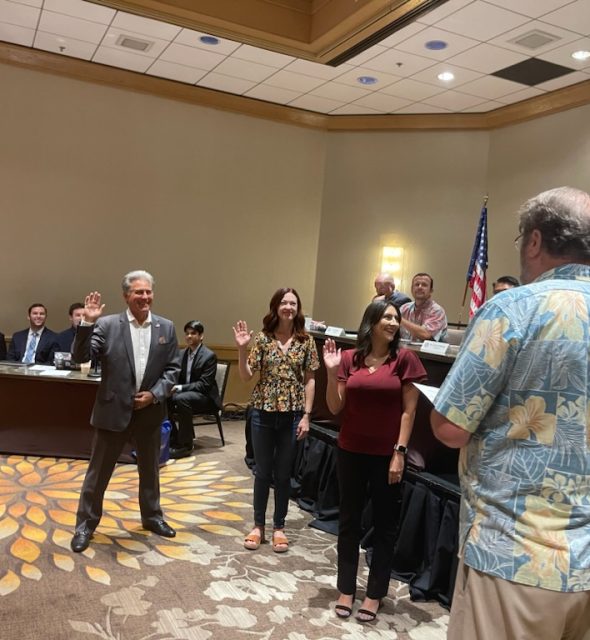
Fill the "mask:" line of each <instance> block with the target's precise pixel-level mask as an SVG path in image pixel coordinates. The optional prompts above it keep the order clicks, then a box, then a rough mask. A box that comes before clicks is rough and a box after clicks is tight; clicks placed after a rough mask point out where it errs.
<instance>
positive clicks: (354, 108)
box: [330, 104, 382, 116]
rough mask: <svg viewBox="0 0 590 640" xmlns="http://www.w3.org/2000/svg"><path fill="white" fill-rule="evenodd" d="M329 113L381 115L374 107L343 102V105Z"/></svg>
mask: <svg viewBox="0 0 590 640" xmlns="http://www.w3.org/2000/svg"><path fill="white" fill-rule="evenodd" d="M330 115H334V116H362V115H368V116H371V115H373V116H374V115H382V114H381V112H380V111H376V110H375V109H369V107H363V106H361V105H360V104H345V105H344V106H343V107H338V109H334V111H330Z"/></svg>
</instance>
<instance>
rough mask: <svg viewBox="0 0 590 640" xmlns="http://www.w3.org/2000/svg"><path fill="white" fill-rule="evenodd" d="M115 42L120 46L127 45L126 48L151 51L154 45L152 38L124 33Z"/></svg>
mask: <svg viewBox="0 0 590 640" xmlns="http://www.w3.org/2000/svg"><path fill="white" fill-rule="evenodd" d="M115 44H116V45H118V46H119V47H125V48H126V49H133V50H134V51H149V50H150V49H151V48H152V47H153V45H154V43H153V42H152V41H151V40H140V39H139V38H133V37H131V36H123V35H121V36H119V37H118V38H117V41H116V42H115Z"/></svg>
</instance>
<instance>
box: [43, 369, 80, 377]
mask: <svg viewBox="0 0 590 640" xmlns="http://www.w3.org/2000/svg"><path fill="white" fill-rule="evenodd" d="M38 371H39V370H38ZM71 373H72V372H71V371H66V370H64V369H43V370H42V371H39V375H41V376H51V377H53V378H67V377H68V376H69V375H70V374H71Z"/></svg>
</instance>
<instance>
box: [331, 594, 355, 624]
mask: <svg viewBox="0 0 590 640" xmlns="http://www.w3.org/2000/svg"><path fill="white" fill-rule="evenodd" d="M341 595H347V594H345V593H343V594H341ZM354 598H355V594H354V593H353V594H352V602H351V603H350V604H351V606H350V607H349V606H348V605H346V604H335V605H334V611H335V612H336V615H337V616H338V617H339V618H342V619H343V620H345V619H346V618H350V616H351V615H352V604H353V603H354Z"/></svg>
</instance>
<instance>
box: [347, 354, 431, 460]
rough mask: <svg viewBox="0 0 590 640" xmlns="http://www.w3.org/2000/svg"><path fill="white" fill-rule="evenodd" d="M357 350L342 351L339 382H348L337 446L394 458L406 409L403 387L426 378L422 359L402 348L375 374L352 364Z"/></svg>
mask: <svg viewBox="0 0 590 640" xmlns="http://www.w3.org/2000/svg"><path fill="white" fill-rule="evenodd" d="M355 351H356V350H355V349H349V350H347V351H343V352H342V361H341V363H340V369H339V370H338V381H339V382H345V383H346V398H345V403H344V409H343V411H342V417H341V420H340V433H339V435H338V446H339V447H340V448H342V449H345V450H346V451H351V452H353V453H369V454H373V455H384V456H385V455H392V454H393V446H394V445H395V444H396V442H397V439H398V437H399V431H400V423H401V416H402V409H403V400H402V385H403V384H407V383H411V382H420V381H421V380H425V379H426V370H425V369H424V366H423V365H422V362H420V358H418V356H417V355H416V354H415V353H414V352H413V351H409V350H408V349H400V350H399V352H398V354H397V356H396V357H395V358H388V359H387V360H386V361H385V362H384V363H383V364H382V365H381V366H380V367H379V368H378V369H376V370H375V371H374V372H373V373H371V372H370V371H369V368H368V367H366V366H365V365H364V364H362V365H361V367H359V368H357V367H355V366H354V364H353V362H352V358H353V356H354V354H355Z"/></svg>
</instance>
